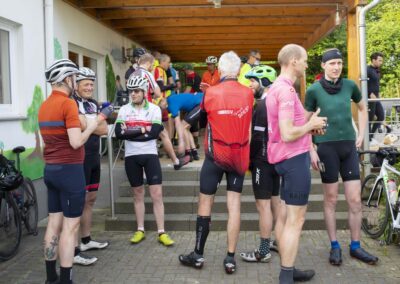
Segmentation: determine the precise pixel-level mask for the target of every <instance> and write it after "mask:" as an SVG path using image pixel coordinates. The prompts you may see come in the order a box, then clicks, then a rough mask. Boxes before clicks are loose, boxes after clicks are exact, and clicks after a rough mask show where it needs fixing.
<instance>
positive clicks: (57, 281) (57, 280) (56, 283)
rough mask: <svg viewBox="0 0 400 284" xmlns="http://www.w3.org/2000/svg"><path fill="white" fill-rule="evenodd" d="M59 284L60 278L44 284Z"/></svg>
mask: <svg viewBox="0 0 400 284" xmlns="http://www.w3.org/2000/svg"><path fill="white" fill-rule="evenodd" d="M59 283H60V278H59V277H57V279H56V280H54V281H49V280H46V282H44V284H59Z"/></svg>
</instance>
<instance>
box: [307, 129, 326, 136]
mask: <svg viewBox="0 0 400 284" xmlns="http://www.w3.org/2000/svg"><path fill="white" fill-rule="evenodd" d="M310 133H311V135H314V136H321V135H325V129H324V128H322V129H313V130H311V132H310Z"/></svg>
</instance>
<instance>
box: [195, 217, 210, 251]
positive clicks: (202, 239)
mask: <svg viewBox="0 0 400 284" xmlns="http://www.w3.org/2000/svg"><path fill="white" fill-rule="evenodd" d="M210 223H211V217H210V216H197V221H196V246H195V248H194V252H195V253H197V254H200V255H203V253H204V246H205V245H206V241H207V237H208V233H209V232H210Z"/></svg>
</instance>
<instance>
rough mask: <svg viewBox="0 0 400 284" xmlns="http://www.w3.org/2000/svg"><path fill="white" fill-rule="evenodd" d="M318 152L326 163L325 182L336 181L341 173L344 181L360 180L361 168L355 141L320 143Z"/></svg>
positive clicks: (323, 180) (322, 173) (323, 177)
mask: <svg viewBox="0 0 400 284" xmlns="http://www.w3.org/2000/svg"><path fill="white" fill-rule="evenodd" d="M317 153H318V156H319V159H320V161H321V162H322V163H324V167H325V172H320V174H321V180H322V182H323V183H335V182H337V181H338V180H339V173H340V176H341V177H342V180H343V181H350V180H359V179H360V168H359V164H358V162H359V160H358V155H357V149H356V144H355V141H351V140H346V141H331V142H324V143H320V144H318V149H317Z"/></svg>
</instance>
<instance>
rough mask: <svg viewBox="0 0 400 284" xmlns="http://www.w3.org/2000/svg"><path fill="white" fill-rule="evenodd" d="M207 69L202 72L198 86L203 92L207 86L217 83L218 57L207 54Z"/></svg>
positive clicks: (218, 79)
mask: <svg viewBox="0 0 400 284" xmlns="http://www.w3.org/2000/svg"><path fill="white" fill-rule="evenodd" d="M206 63H207V71H205V72H204V73H203V76H202V78H201V83H200V88H201V89H202V91H203V92H204V91H205V90H206V89H207V88H208V87H210V86H215V85H217V84H218V83H219V81H220V78H219V74H218V70H217V68H216V67H217V63H218V58H217V57H215V56H208V57H207V58H206Z"/></svg>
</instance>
